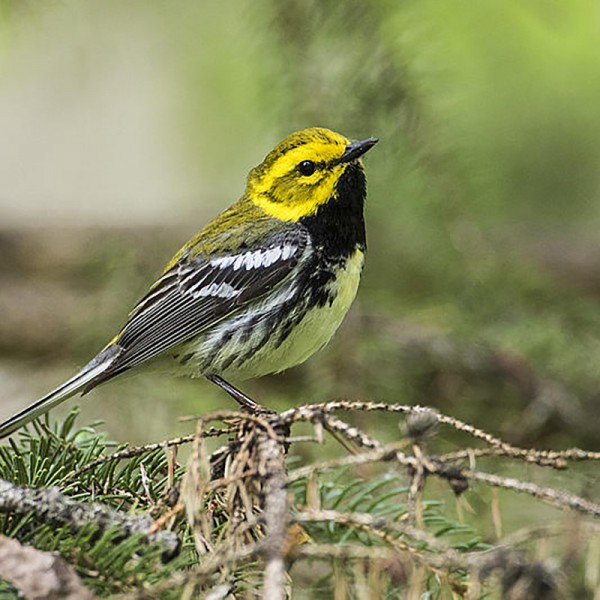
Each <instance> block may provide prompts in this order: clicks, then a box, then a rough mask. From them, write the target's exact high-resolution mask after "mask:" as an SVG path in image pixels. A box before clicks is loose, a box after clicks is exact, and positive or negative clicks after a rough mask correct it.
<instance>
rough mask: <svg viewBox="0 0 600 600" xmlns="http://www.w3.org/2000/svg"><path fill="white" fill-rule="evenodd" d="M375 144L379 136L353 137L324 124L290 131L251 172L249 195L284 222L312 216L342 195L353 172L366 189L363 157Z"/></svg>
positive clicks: (355, 178)
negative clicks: (345, 182) (356, 140)
mask: <svg viewBox="0 0 600 600" xmlns="http://www.w3.org/2000/svg"><path fill="white" fill-rule="evenodd" d="M376 143H377V139H375V138H369V139H366V140H362V141H360V142H350V140H348V139H347V138H345V137H344V136H343V135H340V134H339V133H335V132H333V131H330V130H329V129H325V128H322V127H311V128H310V129H303V130H302V131H298V132H296V133H292V134H291V135H289V136H288V137H287V138H285V139H284V140H283V141H282V142H280V143H279V144H277V146H275V148H274V149H273V150H272V151H271V152H270V153H269V154H268V155H267V157H266V158H265V160H264V161H263V162H262V163H261V164H260V165H258V166H257V167H255V168H254V169H252V170H251V171H250V174H249V175H248V184H247V188H246V194H247V196H248V197H249V198H250V200H251V201H252V202H254V203H255V204H256V205H257V206H259V207H260V208H262V209H263V210H264V211H265V212H266V213H267V214H269V215H270V216H273V217H275V218H278V219H281V220H284V221H297V220H298V219H301V218H302V217H307V216H310V215H314V214H316V213H317V211H318V209H319V207H320V206H322V205H324V204H327V202H329V200H331V199H332V198H333V197H336V196H337V195H339V190H340V189H341V186H342V185H343V183H344V180H345V178H346V177H348V176H349V175H350V174H351V173H352V176H353V181H356V180H357V176H358V180H359V181H357V185H361V186H362V187H363V188H364V175H363V173H362V164H361V163H360V160H359V159H360V157H361V156H362V155H363V154H364V153H365V152H367V150H369V149H370V148H372V147H373V146H374V145H375V144H376ZM345 175H346V177H345Z"/></svg>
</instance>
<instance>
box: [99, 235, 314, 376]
mask: <svg viewBox="0 0 600 600" xmlns="http://www.w3.org/2000/svg"><path fill="white" fill-rule="evenodd" d="M308 243H309V242H308V236H307V234H306V232H305V231H304V230H303V229H300V228H298V229H292V230H287V231H279V232H275V233H273V234H271V235H270V236H267V238H266V240H262V243H261V246H260V248H257V249H249V248H247V247H243V248H240V249H239V250H237V251H236V252H221V253H217V254H215V253H214V252H211V253H210V255H208V254H202V253H200V254H196V255H194V256H193V257H192V256H191V255H190V254H187V255H186V254H185V253H184V254H183V256H182V257H181V258H180V260H179V261H178V262H177V263H176V264H174V265H172V266H171V267H170V268H169V269H168V270H167V271H166V272H165V273H164V275H163V276H162V277H161V278H160V279H159V281H158V282H157V283H156V284H155V285H154V286H153V287H152V289H151V290H150V291H149V292H148V294H147V295H146V296H145V297H144V298H142V300H140V302H139V303H138V304H137V306H136V307H135V308H134V310H133V311H132V312H131V314H130V317H129V320H128V321H127V323H126V324H125V326H124V327H123V329H122V331H121V333H120V334H119V335H118V336H117V338H116V339H115V340H114V342H113V343H114V344H115V345H116V346H117V347H118V348H119V349H120V351H119V356H118V358H117V359H116V360H115V362H114V364H113V365H112V366H111V368H110V369H109V370H108V372H107V373H106V374H105V375H106V376H101V378H100V380H105V379H108V378H111V377H113V376H114V375H117V374H118V373H121V372H123V371H125V370H127V369H130V368H131V367H134V366H136V365H138V364H140V363H142V362H144V361H146V360H148V359H150V358H152V357H154V356H157V355H158V354H160V353H161V352H163V351H165V350H167V349H168V348H171V347H173V346H175V345H177V344H179V343H181V342H184V341H186V340H188V339H190V338H193V337H194V336H196V335H198V334H199V333H201V332H202V331H204V330H206V329H207V328H209V327H211V326H212V325H214V324H216V323H217V322H219V321H220V320H222V319H223V318H225V317H226V316H228V315H230V314H232V313H234V312H236V311H237V310H239V309H240V308H241V307H243V306H244V305H246V304H247V303H249V302H252V301H254V300H256V299H258V298H260V297H261V296H264V295H265V294H267V293H268V292H269V291H271V290H272V289H273V288H275V287H276V286H277V285H279V284H280V283H281V282H282V281H283V280H284V279H285V278H286V277H287V276H288V275H289V274H290V272H291V271H292V269H293V268H294V267H295V266H296V265H297V264H298V262H299V261H300V260H301V258H302V256H303V254H304V251H305V249H306V246H307V244H308ZM99 382H100V381H98V383H99Z"/></svg>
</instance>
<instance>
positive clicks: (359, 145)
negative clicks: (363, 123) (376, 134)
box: [337, 138, 379, 163]
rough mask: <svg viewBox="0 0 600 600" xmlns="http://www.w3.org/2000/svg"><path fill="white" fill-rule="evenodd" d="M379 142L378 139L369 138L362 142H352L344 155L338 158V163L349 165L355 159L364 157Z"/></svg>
mask: <svg viewBox="0 0 600 600" xmlns="http://www.w3.org/2000/svg"><path fill="white" fill-rule="evenodd" d="M378 141H379V140H378V139H377V138H368V139H366V140H362V141H360V142H352V143H351V144H348V145H347V146H346V149H345V150H344V154H342V156H340V158H338V160H337V162H338V163H348V162H350V161H353V160H354V159H356V158H358V157H359V156H362V155H363V154H364V153H365V152H367V151H368V150H370V149H371V148H372V147H373V146H374V145H375V144H376V143H377V142H378Z"/></svg>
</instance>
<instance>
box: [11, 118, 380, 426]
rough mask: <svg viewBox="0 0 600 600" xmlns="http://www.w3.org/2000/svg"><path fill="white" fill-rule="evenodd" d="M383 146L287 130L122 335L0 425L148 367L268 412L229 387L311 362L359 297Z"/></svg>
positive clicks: (326, 132) (317, 131)
mask: <svg viewBox="0 0 600 600" xmlns="http://www.w3.org/2000/svg"><path fill="white" fill-rule="evenodd" d="M378 141H379V140H378V139H377V138H372V137H371V138H367V139H363V140H360V141H350V140H349V139H348V138H346V137H344V136H343V135H341V134H339V133H335V132H334V131H331V130H330V129H326V128H324V127H311V128H308V129H303V130H301V131H297V132H295V133H292V134H290V135H288V136H287V137H286V138H285V139H284V140H283V141H281V142H280V143H279V144H277V145H276V146H275V148H274V149H273V150H272V151H271V152H269V153H268V154H267V156H266V157H265V159H264V160H263V161H262V162H261V163H260V164H259V165H258V166H256V167H254V168H253V169H251V170H250V172H249V174H248V177H247V182H246V189H245V192H244V194H243V195H242V197H241V198H240V199H239V200H238V201H237V202H235V203H234V204H233V205H231V206H230V207H229V208H228V209H227V210H225V211H224V212H222V213H221V214H220V215H218V216H217V217H215V218H214V219H213V220H212V221H210V222H209V223H208V224H207V225H206V226H205V227H204V228H202V229H201V230H200V232H199V233H198V234H196V235H195V236H194V237H193V238H192V239H191V240H190V241H189V242H188V243H187V244H186V245H185V246H183V247H182V248H181V249H180V250H179V251H178V252H177V253H176V254H175V256H174V257H173V259H172V260H171V261H170V262H169V263H168V264H167V266H166V268H165V270H164V271H163V273H162V275H161V276H160V277H159V278H158V280H157V281H156V282H155V283H154V284H153V285H152V286H151V287H150V288H149V290H148V292H147V293H146V295H145V296H143V297H142V298H141V300H140V301H139V302H138V303H137V304H136V305H135V307H134V308H133V310H132V311H131V312H130V313H129V316H128V318H127V320H126V322H125V325H124V326H123V328H122V329H121V330H120V331H119V333H118V334H117V335H116V336H115V337H114V338H112V339H111V340H110V342H109V343H108V344H107V345H106V346H105V347H104V348H103V349H102V350H101V351H100V352H99V353H98V354H97V355H96V356H95V357H94V358H92V360H91V361H90V362H88V363H87V364H86V365H85V366H84V367H83V368H82V369H81V370H79V372H77V373H76V374H75V375H74V376H73V377H71V378H70V379H68V380H67V381H65V382H64V383H62V384H61V385H59V386H58V387H57V388H55V389H54V390H52V391H51V392H49V393H48V394H46V395H45V396H43V397H42V398H40V399H39V400H37V401H35V402H33V403H32V404H30V405H29V406H27V407H26V408H24V409H23V410H21V411H20V412H18V413H17V414H15V415H13V416H12V417H10V418H9V419H7V420H5V421H4V422H2V423H0V438H4V437H7V436H9V435H11V434H12V433H14V432H15V431H16V430H17V429H19V428H20V427H22V426H24V425H25V424H27V423H28V422H30V421H31V420H33V419H35V418H36V417H38V416H40V415H42V414H44V413H46V412H47V411H49V410H50V409H51V408H53V407H55V406H56V405H58V404H59V403H61V402H63V401H64V400H66V399H67V398H69V397H71V396H73V395H74V394H76V393H78V392H81V394H82V395H83V394H86V393H88V392H89V391H90V390H92V389H93V388H95V387H96V386H98V385H100V384H102V383H105V382H107V381H109V380H111V379H113V378H114V377H116V376H117V375H120V374H121V373H124V372H126V371H130V370H132V369H136V368H138V367H139V366H140V365H147V366H150V367H156V366H160V368H161V369H166V370H169V371H171V372H173V373H174V374H177V375H185V376H190V377H202V376H203V377H206V378H207V379H208V380H210V381H212V382H213V383H215V384H216V385H218V386H219V387H221V388H222V389H223V390H225V391H226V392H227V393H228V394H229V395H230V396H232V397H233V398H234V399H235V400H236V401H237V402H238V403H239V404H240V405H241V407H242V409H244V410H249V411H257V410H259V409H261V408H262V406H261V405H260V404H258V403H257V402H255V401H254V400H253V399H252V398H250V397H249V396H247V395H246V394H244V393H243V392H242V391H240V390H239V389H238V388H237V387H235V386H234V385H232V384H231V383H230V380H235V381H236V382H237V381H238V380H239V381H242V380H245V379H249V378H257V377H261V376H264V375H267V374H271V373H279V372H281V371H284V370H286V369H288V368H290V367H293V366H295V365H298V364H300V363H302V362H304V361H305V360H306V359H307V358H309V357H310V356H311V355H312V354H314V353H315V352H316V351H318V350H320V349H321V348H322V347H323V346H324V345H325V344H327V342H328V341H329V340H330V339H331V337H332V336H333V334H334V333H335V331H336V330H337V329H338V327H339V325H340V324H341V322H342V320H343V318H344V316H345V315H346V313H347V311H348V309H349V308H350V305H351V304H352V302H353V301H354V298H355V296H356V293H357V289H358V284H359V281H360V277H361V273H362V270H363V263H364V256H365V250H366V234H365V220H364V211H365V201H366V177H365V172H364V165H363V163H362V160H361V157H362V156H363V155H364V154H365V153H366V152H367V151H368V150H370V149H371V148H372V147H373V146H374V145H375V144H376V143H377V142H378Z"/></svg>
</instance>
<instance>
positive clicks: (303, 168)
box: [298, 160, 317, 177]
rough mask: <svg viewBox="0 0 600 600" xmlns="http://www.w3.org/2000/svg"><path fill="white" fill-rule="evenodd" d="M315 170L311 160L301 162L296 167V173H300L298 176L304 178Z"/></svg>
mask: <svg viewBox="0 0 600 600" xmlns="http://www.w3.org/2000/svg"><path fill="white" fill-rule="evenodd" d="M316 170H317V165H315V163H314V162H313V161H312V160H303V161H302V162H301V163H300V164H299V165H298V172H299V173H300V175H304V176H306V177H308V176H309V175H312V174H313V173H314V172H315V171H316Z"/></svg>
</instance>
